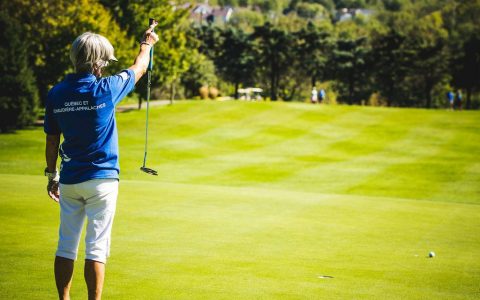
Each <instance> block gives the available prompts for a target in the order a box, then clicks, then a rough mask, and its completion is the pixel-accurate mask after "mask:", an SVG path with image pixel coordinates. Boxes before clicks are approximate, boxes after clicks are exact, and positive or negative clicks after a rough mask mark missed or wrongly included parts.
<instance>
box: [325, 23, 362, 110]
mask: <svg viewBox="0 0 480 300" xmlns="http://www.w3.org/2000/svg"><path fill="white" fill-rule="evenodd" d="M341 24H345V25H344V26H345V27H343V28H340V32H339V35H338V38H337V43H336V47H335V49H334V51H333V65H334V70H335V74H334V75H335V79H337V86H338V88H339V90H340V98H341V99H342V98H343V99H345V100H347V103H348V104H354V103H358V102H360V100H362V99H366V98H367V97H368V95H369V92H370V90H369V89H368V88H369V87H368V86H367V85H366V84H365V83H366V82H367V80H368V79H369V76H368V75H369V74H367V69H368V68H367V59H368V55H369V51H370V49H369V44H368V39H367V36H366V35H365V34H363V33H361V32H357V28H356V27H355V26H356V25H354V23H351V22H342V23H341Z"/></svg>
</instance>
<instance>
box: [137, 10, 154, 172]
mask: <svg viewBox="0 0 480 300" xmlns="http://www.w3.org/2000/svg"><path fill="white" fill-rule="evenodd" d="M153 22H155V19H152V18H150V21H149V24H148V25H149V26H151V25H152V24H153ZM152 32H153V30H152ZM152 69H153V46H152V47H150V62H149V63H148V68H147V117H146V121H145V155H144V156H143V166H142V167H141V168H140V170H142V171H143V172H145V173H147V174H150V175H155V176H157V175H158V173H157V171H155V170H153V169H150V168H147V167H146V166H145V164H146V163H147V144H148V109H149V104H150V85H151V83H152Z"/></svg>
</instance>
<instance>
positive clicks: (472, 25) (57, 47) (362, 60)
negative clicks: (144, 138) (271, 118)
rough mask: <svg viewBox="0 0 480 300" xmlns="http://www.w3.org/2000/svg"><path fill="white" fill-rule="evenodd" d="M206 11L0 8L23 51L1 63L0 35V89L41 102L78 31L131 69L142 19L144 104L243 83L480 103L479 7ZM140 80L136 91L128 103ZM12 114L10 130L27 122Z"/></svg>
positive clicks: (285, 0)
mask: <svg viewBox="0 0 480 300" xmlns="http://www.w3.org/2000/svg"><path fill="white" fill-rule="evenodd" d="M201 3H203V1H202V2H201ZM210 5H211V8H212V7H215V5H219V6H221V7H233V14H232V15H231V18H230V19H229V20H228V21H227V19H226V17H225V16H222V15H217V16H214V15H213V13H215V11H217V12H218V11H221V10H220V9H219V7H217V8H216V9H215V10H212V11H210V12H208V13H207V15H203V13H201V14H198V13H195V8H196V7H197V6H196V5H195V4H182V3H173V2H171V1H168V0H152V1H150V0H148V1H147V0H138V1H129V0H58V1H51V0H49V1H33V0H10V1H3V2H2V3H1V4H0V10H1V12H2V16H3V18H6V17H9V18H11V19H14V20H17V21H18V22H19V24H18V25H15V26H17V27H18V32H21V33H22V40H23V43H22V51H24V52H25V53H23V54H20V53H15V57H17V59H16V61H15V62H13V61H12V59H9V58H8V57H9V56H10V54H9V53H10V52H9V51H10V50H8V49H11V47H12V45H13V43H14V42H13V40H14V38H12V37H10V36H8V37H6V38H5V39H4V40H7V41H9V42H10V43H4V44H2V49H3V50H2V55H6V58H4V60H3V61H6V62H7V64H9V66H4V68H6V70H7V69H8V70H10V71H7V72H2V83H3V84H6V83H7V82H9V86H11V87H12V90H18V91H20V90H22V89H27V90H28V91H30V92H29V93H32V95H36V94H37V92H36V90H38V94H39V97H40V103H44V102H45V99H46V95H47V92H48V90H49V89H50V87H51V86H52V85H54V84H55V83H57V82H58V81H59V80H61V79H62V78H63V76H64V75H65V74H66V73H68V72H71V71H72V67H71V64H70V61H69V58H68V49H69V47H70V43H71V42H72V41H73V39H74V38H75V37H76V36H78V35H79V34H81V33H82V32H85V31H93V32H98V33H100V34H103V35H105V36H107V37H108V38H109V40H110V41H111V42H112V44H113V45H114V47H115V51H116V56H117V58H119V60H120V62H119V63H118V64H116V65H113V66H112V67H110V68H109V70H108V72H110V73H113V72H116V71H118V70H120V69H121V68H125V67H127V66H128V65H130V64H131V63H132V62H133V59H134V57H135V54H136V52H137V51H138V50H137V49H138V48H137V47H138V46H137V44H138V41H139V39H140V38H141V35H142V32H143V31H144V30H145V28H146V26H147V24H148V18H149V17H151V16H154V17H155V18H156V19H158V20H159V21H160V25H159V26H158V28H157V31H158V32H159V35H160V41H159V43H158V44H157V45H156V49H155V57H154V60H155V71H154V76H153V80H154V82H153V83H154V84H153V86H154V87H155V88H154V95H155V96H156V97H170V98H172V99H173V98H174V97H177V98H183V97H189V98H190V97H196V96H199V93H200V92H199V91H200V88H202V87H203V88H205V87H208V86H210V87H211V88H217V89H219V90H220V94H221V95H223V96H233V97H235V98H237V97H238V96H239V94H238V89H239V88H241V87H249V86H255V87H261V88H262V89H263V90H264V93H263V96H264V97H266V98H270V99H272V100H276V99H283V100H302V101H303V100H305V99H307V98H308V97H309V94H310V90H311V88H312V86H321V87H322V88H326V89H328V92H329V93H330V94H332V95H335V98H336V99H338V101H339V102H343V103H348V104H360V103H370V104H373V103H375V104H383V105H390V106H414V107H442V106H445V105H446V103H445V102H446V99H445V93H446V92H447V91H449V90H451V91H454V92H456V93H457V91H461V92H463V93H464V94H465V99H466V101H465V104H466V107H467V108H476V107H478V106H480V99H479V98H480V97H479V92H480V54H479V53H480V33H479V32H480V30H479V29H480V24H479V23H480V21H479V20H480V18H478V16H479V15H480V0H465V1H453V0H430V1H413V0H383V1H382V0H265V1H260V0H218V1H215V0H211V1H210ZM224 11H225V10H224ZM210 13H212V15H208V14H210ZM9 23H10V22H9ZM11 26H13V25H10V24H9V25H8V26H6V28H7V27H8V28H11ZM6 28H5V29H4V28H2V33H3V34H6V32H8V31H7V30H6ZM9 47H10V48H9ZM2 58H3V57H2ZM13 77H15V78H16V79H15V80H13V79H11V78H13ZM12 80H13V81H14V82H15V83H13V81H12ZM144 84H145V83H144V82H141V83H140V85H139V87H138V88H137V93H138V95H139V99H140V101H141V100H142V99H143V98H144V97H145V95H144V94H143V93H144V91H145V89H144V88H143V85H144ZM207 89H208V88H207ZM5 93H6V92H4V94H5ZM372 95H375V101H373V102H372V101H371V99H372ZM14 96H18V97H20V96H19V95H10V96H3V97H2V103H1V105H2V107H7V106H8V105H7V104H6V103H7V102H8V101H10V102H11V99H13V97H14ZM30 98H31V100H29V103H30V104H28V105H27V108H25V109H24V108H22V109H20V111H31V110H32V108H31V107H30V106H31V105H32V103H36V100H35V99H36V96H32V97H30ZM18 103H20V102H18ZM18 114H20V113H18ZM32 116H34V114H33V113H32ZM5 118H6V117H5V116H4V114H3V113H2V119H5ZM20 119H22V120H23V121H16V124H17V125H18V126H22V125H25V124H28V123H29V121H28V120H29V119H25V118H24V117H19V120H20Z"/></svg>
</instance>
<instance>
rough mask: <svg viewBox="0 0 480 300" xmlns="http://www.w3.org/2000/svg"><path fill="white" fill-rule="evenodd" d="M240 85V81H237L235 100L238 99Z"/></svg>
mask: <svg viewBox="0 0 480 300" xmlns="http://www.w3.org/2000/svg"><path fill="white" fill-rule="evenodd" d="M239 85H240V83H238V82H235V100H238V86H239Z"/></svg>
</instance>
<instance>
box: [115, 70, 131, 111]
mask: <svg viewBox="0 0 480 300" xmlns="http://www.w3.org/2000/svg"><path fill="white" fill-rule="evenodd" d="M109 86H110V92H111V95H112V101H113V105H117V104H118V103H119V102H120V101H122V99H123V98H125V96H127V95H128V94H129V93H130V92H131V91H133V89H134V88H135V73H134V72H133V70H129V69H126V70H122V71H121V72H120V73H118V74H116V75H113V76H110V77H109Z"/></svg>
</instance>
